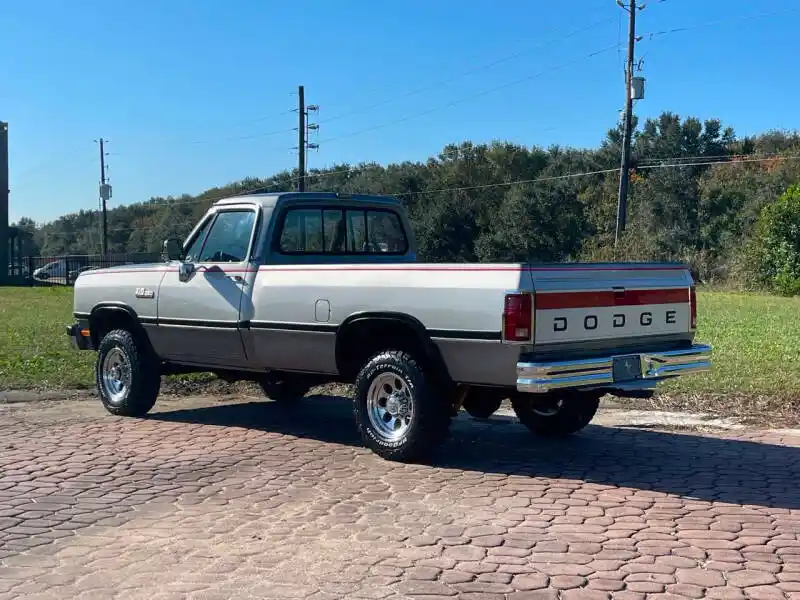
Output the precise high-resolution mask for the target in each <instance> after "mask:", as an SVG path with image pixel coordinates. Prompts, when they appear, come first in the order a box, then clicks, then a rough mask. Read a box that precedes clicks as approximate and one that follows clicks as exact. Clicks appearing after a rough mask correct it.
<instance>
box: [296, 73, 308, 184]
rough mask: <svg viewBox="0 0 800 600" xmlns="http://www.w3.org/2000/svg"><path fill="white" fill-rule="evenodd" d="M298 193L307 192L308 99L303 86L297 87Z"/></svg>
mask: <svg viewBox="0 0 800 600" xmlns="http://www.w3.org/2000/svg"><path fill="white" fill-rule="evenodd" d="M297 118H298V124H297V131H298V142H297V191H298V192H305V191H306V98H305V90H304V89H303V86H302V85H300V86H298V87H297Z"/></svg>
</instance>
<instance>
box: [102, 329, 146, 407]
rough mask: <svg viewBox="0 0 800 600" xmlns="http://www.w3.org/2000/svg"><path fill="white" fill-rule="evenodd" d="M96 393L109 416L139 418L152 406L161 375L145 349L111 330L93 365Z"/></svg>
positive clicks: (125, 333) (119, 331)
mask: <svg viewBox="0 0 800 600" xmlns="http://www.w3.org/2000/svg"><path fill="white" fill-rule="evenodd" d="M95 381H96V384H97V392H98V394H99V395H100V401H101V402H102V403H103V407H105V409H106V410H107V411H108V412H110V413H111V414H113V415H120V416H124V417H141V416H144V415H146V414H147V413H148V412H149V411H150V409H151V408H153V406H154V405H155V403H156V398H157V397H158V392H159V390H160V388H161V372H160V370H159V368H158V363H157V361H156V360H155V358H154V357H153V356H152V355H151V353H150V352H149V349H147V348H145V347H142V345H141V344H139V343H137V340H136V338H135V337H134V336H133V335H132V334H131V332H130V331H127V330H125V329H115V330H114V331H111V332H109V333H108V334H106V336H105V337H104V338H103V340H102V341H101V342H100V346H99V347H98V349H97V363H96V365H95Z"/></svg>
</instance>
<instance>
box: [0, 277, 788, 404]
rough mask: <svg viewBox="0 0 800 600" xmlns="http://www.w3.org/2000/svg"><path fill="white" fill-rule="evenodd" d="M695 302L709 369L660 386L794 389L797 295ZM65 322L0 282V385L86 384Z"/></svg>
mask: <svg viewBox="0 0 800 600" xmlns="http://www.w3.org/2000/svg"><path fill="white" fill-rule="evenodd" d="M698 302H699V330H698V333H697V339H698V341H702V342H708V343H711V344H713V345H714V371H713V372H712V373H711V374H709V375H696V376H692V377H686V378H683V379H681V380H677V381H674V382H671V383H669V384H668V385H665V386H664V387H663V389H664V391H665V392H668V393H671V394H676V395H680V394H683V395H686V394H695V395H696V394H720V393H724V394H735V395H739V396H741V395H748V396H775V397H783V398H785V397H787V396H795V395H800V299H790V298H777V297H773V296H764V295H755V294H738V293H723V292H705V293H703V292H701V293H699V294H698ZM71 322H72V290H71V289H69V288H59V287H52V288H0V389H23V388H27V389H47V390H58V389H81V388H89V387H91V386H92V385H93V367H94V353H93V352H78V351H75V350H72V348H71V347H70V345H69V340H68V339H67V336H66V335H65V332H64V331H65V330H64V327H65V325H67V324H69V323H71ZM180 379H181V380H185V382H186V383H187V384H188V383H189V382H195V383H196V382H197V381H198V377H188V378H187V377H182V378H180ZM199 379H200V380H202V379H204V378H203V377H202V376H201V377H200V378H199ZM175 383H179V382H177V381H176V382H175Z"/></svg>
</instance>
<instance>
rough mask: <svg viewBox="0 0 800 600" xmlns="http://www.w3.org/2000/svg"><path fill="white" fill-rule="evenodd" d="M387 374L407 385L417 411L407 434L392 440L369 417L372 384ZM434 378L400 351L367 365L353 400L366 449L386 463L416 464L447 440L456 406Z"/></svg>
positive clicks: (409, 356) (391, 352)
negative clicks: (378, 430)
mask: <svg viewBox="0 0 800 600" xmlns="http://www.w3.org/2000/svg"><path fill="white" fill-rule="evenodd" d="M384 373H391V374H394V375H395V376H396V377H397V378H399V379H401V380H402V381H403V382H404V383H405V385H406V386H407V387H408V389H409V390H410V395H409V401H410V403H411V405H412V411H413V415H412V418H411V422H410V424H409V425H408V429H407V431H406V432H405V434H404V435H403V436H402V437H400V438H398V439H397V440H392V441H390V440H387V439H385V438H382V437H381V435H380V434H379V432H377V431H376V429H375V427H374V425H373V424H372V423H371V421H370V416H369V412H370V407H369V402H368V393H369V389H370V385H371V384H372V382H373V381H374V380H375V379H376V378H377V377H378V376H379V375H381V374H384ZM432 375H433V374H430V373H426V372H425V371H424V370H423V368H422V366H421V365H420V363H419V362H418V361H417V360H416V359H415V358H414V357H412V356H411V355H410V354H408V353H406V352H402V351H399V350H387V351H384V352H381V353H379V354H376V355H375V356H373V357H372V358H370V359H369V360H368V361H367V362H366V364H365V365H364V366H363V367H362V368H361V371H360V372H359V373H358V376H357V377H356V380H355V385H354V388H355V390H354V391H355V395H354V398H353V413H354V415H355V420H356V425H357V426H358V431H359V434H360V435H361V439H362V441H363V442H364V445H365V446H367V447H368V448H369V449H370V450H372V451H373V452H374V453H375V454H377V455H378V456H380V457H382V458H384V459H386V460H390V461H396V462H412V461H418V460H421V459H423V458H425V457H427V456H428V455H429V454H430V453H431V452H432V451H433V450H434V449H435V448H436V447H437V446H438V445H440V444H441V443H442V442H443V441H444V440H445V439H446V438H447V435H448V429H449V427H450V415H451V412H452V407H450V406H448V404H447V403H446V402H445V400H444V394H442V393H440V389H439V388H440V386H439V385H437V384H436V378H435V377H433V376H432Z"/></svg>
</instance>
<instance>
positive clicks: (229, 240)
mask: <svg viewBox="0 0 800 600" xmlns="http://www.w3.org/2000/svg"><path fill="white" fill-rule="evenodd" d="M255 220H256V213H255V212H253V211H252V210H242V211H225V212H220V213H218V214H217V218H216V219H215V220H214V224H213V225H212V226H211V231H210V232H209V233H208V237H207V238H206V243H205V245H204V246H203V249H202V250H201V252H200V259H199V261H198V262H242V261H244V260H245V259H246V258H247V250H248V248H249V246H250V238H251V236H252V234H253V225H254V224H255Z"/></svg>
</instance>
